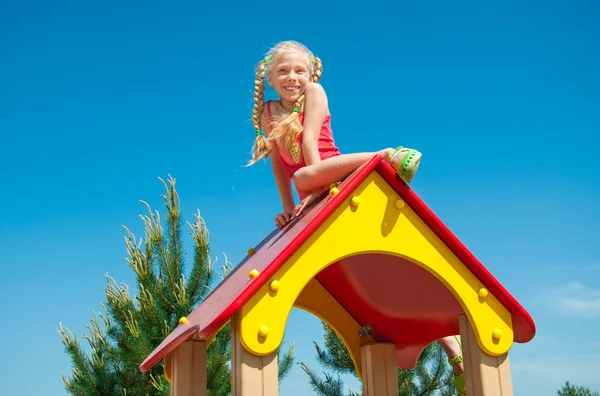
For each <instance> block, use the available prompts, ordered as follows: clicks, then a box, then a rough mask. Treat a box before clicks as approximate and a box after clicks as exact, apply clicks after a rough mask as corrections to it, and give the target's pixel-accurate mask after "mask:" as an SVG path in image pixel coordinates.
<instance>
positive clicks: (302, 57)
mask: <svg viewBox="0 0 600 396" xmlns="http://www.w3.org/2000/svg"><path fill="white" fill-rule="evenodd" d="M309 77H310V69H309V67H308V60H307V56H306V54H303V53H300V52H289V53H287V54H285V55H283V56H282V57H281V58H279V61H278V62H277V63H276V64H274V65H273V67H272V68H271V71H270V72H269V73H268V75H267V81H268V82H269V85H271V86H272V87H273V88H274V89H275V91H276V92H277V94H279V97H280V98H281V100H283V101H286V102H291V103H294V102H295V101H296V100H298V98H299V97H300V96H301V95H302V94H303V93H304V90H305V89H306V84H308V81H309Z"/></svg>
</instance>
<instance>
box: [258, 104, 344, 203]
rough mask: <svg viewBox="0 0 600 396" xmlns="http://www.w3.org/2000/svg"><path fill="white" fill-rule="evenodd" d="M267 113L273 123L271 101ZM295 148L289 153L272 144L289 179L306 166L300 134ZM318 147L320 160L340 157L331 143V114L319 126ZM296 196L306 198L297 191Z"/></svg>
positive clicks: (300, 118)
mask: <svg viewBox="0 0 600 396" xmlns="http://www.w3.org/2000/svg"><path fill="white" fill-rule="evenodd" d="M267 111H268V113H269V121H270V122H271V123H273V119H272V117H271V101H268V102H267ZM298 117H299V120H300V123H303V122H304V112H303V111H301V112H300V113H299V114H298ZM296 143H297V146H296V145H295V147H294V148H293V149H292V150H291V152H290V151H288V150H286V149H285V148H284V147H280V146H279V145H278V144H277V143H275V142H273V144H274V146H275V147H276V148H277V152H278V153H279V157H280V158H281V163H282V164H283V168H284V169H285V171H286V173H287V175H288V176H289V177H290V178H291V177H292V176H293V175H294V173H296V172H297V171H298V169H301V168H304V167H305V166H306V162H305V161H304V155H303V153H302V133H300V135H299V136H298V139H297V140H296ZM318 147H319V157H321V160H324V159H327V158H331V157H335V156H338V155H340V150H339V149H338V148H337V147H336V146H335V142H334V141H333V132H332V130H331V114H328V115H327V117H325V121H324V122H323V125H322V126H321V132H320V133H319V139H318ZM298 195H299V196H300V199H303V198H304V197H306V194H303V193H301V192H300V191H298Z"/></svg>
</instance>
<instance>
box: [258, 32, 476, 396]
mask: <svg viewBox="0 0 600 396" xmlns="http://www.w3.org/2000/svg"><path fill="white" fill-rule="evenodd" d="M321 72H322V65H321V60H320V59H319V58H318V57H315V56H313V54H312V53H311V52H310V50H309V49H308V48H306V47H305V46H304V45H302V44H300V43H298V42H295V41H283V42H280V43H279V44H277V45H276V46H275V47H273V48H272V49H271V50H270V51H269V53H268V54H267V56H266V57H265V58H264V59H263V60H262V61H260V62H259V64H258V69H257V71H256V80H255V89H254V111H253V113H252V120H253V123H254V127H255V129H256V140H255V143H254V147H253V150H252V160H251V161H250V164H253V163H255V162H256V161H258V160H259V159H261V158H263V159H266V158H268V157H269V155H270V156H271V166H272V168H273V174H274V176H275V181H276V184H277V188H278V190H279V195H280V198H281V201H282V204H283V212H282V213H280V214H278V215H277V216H276V217H275V225H276V226H277V227H283V226H284V225H286V224H287V223H288V222H290V221H291V220H292V219H293V218H295V217H296V216H298V215H299V214H300V212H301V211H302V210H303V209H304V208H305V207H306V206H308V205H310V204H311V203H312V202H313V201H314V200H315V198H318V197H319V196H320V195H321V194H322V193H323V192H324V191H325V190H326V189H327V188H328V186H329V185H330V184H331V183H334V182H338V181H340V180H343V179H344V178H346V177H347V176H348V175H350V174H351V173H352V172H353V171H355V170H356V169H357V168H358V167H360V166H361V165H362V164H364V163H365V162H367V161H368V160H370V159H371V158H373V156H374V155H375V154H380V155H381V156H382V157H383V158H384V159H385V160H386V161H387V162H388V163H389V164H390V165H391V166H392V167H393V168H394V169H395V170H396V172H397V173H398V175H399V176H400V178H401V179H402V180H404V181H405V182H406V183H410V182H411V181H412V179H413V177H414V175H415V172H416V171H417V169H418V167H419V163H420V160H421V153H420V152H418V151H417V150H413V149H409V148H403V147H397V148H396V149H393V148H386V149H383V150H381V151H378V152H366V153H355V154H341V153H340V151H339V150H338V148H337V147H336V146H335V143H334V139H333V135H332V131H331V124H330V119H331V115H330V114H329V108H328V104H327V95H326V94H325V90H324V89H323V87H322V86H321V85H320V84H318V81H319V79H320V78H321ZM265 77H266V79H267V82H268V84H269V85H270V86H272V87H273V88H274V89H275V91H276V92H277V94H278V95H279V100H277V101H268V102H267V103H266V106H264V104H265V103H264V99H263V96H264V90H265V83H264V80H265ZM261 129H262V130H264V132H265V135H266V137H265V136H263V135H262V134H261ZM292 182H293V183H294V187H295V188H296V191H297V192H298V195H299V197H300V200H301V202H300V203H299V204H298V205H297V206H296V205H295V204H294V198H293V196H292V187H291V184H292ZM438 341H439V342H440V344H441V345H442V347H444V350H446V353H447V355H448V356H460V355H458V353H459V352H460V346H459V345H458V343H457V341H456V339H455V338H454V337H445V338H443V339H440V340H438ZM455 360H460V359H453V360H452V363H454V364H453V366H454V372H455V374H462V363H461V362H460V361H459V362H455ZM456 378H457V389H458V388H459V387H461V388H462V386H464V385H462V384H461V385H462V386H460V385H459V382H462V383H463V384H464V381H462V379H463V378H461V377H456ZM458 390H459V393H461V394H462V392H461V389H458Z"/></svg>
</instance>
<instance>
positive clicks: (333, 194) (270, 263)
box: [140, 155, 535, 396]
mask: <svg viewBox="0 0 600 396" xmlns="http://www.w3.org/2000/svg"><path fill="white" fill-rule="evenodd" d="M292 307H298V308H301V309H304V310H306V311H308V312H311V313H312V314H314V315H316V316H318V317H319V318H320V319H322V320H323V321H324V322H326V323H327V324H329V325H330V326H331V327H332V328H333V329H334V330H335V331H336V333H337V334H338V335H339V336H340V337H341V338H342V339H343V341H344V342H345V345H346V346H347V348H348V350H349V351H350V354H351V356H352V359H353V362H354V365H355V368H356V372H357V374H358V376H359V378H360V379H361V380H362V382H363V392H364V395H365V396H381V395H385V396H389V395H393V396H396V395H398V384H397V380H396V367H402V368H406V369H411V368H413V367H414V366H415V365H416V363H417V359H418V357H419V354H420V352H421V351H422V350H423V348H425V346H427V345H428V344H429V343H431V342H433V341H435V340H436V339H438V338H441V337H444V336H448V335H455V334H460V335H461V337H462V348H463V357H464V364H465V379H466V381H467V395H469V396H479V395H486V396H490V395H502V396H506V395H512V383H511V378H510V367H509V358H508V352H509V350H510V348H511V347H512V345H513V342H518V343H525V342H529V341H530V340H531V339H533V337H534V335H535V324H534V322H533V320H532V318H531V317H530V315H529V314H528V313H527V311H526V310H525V309H524V308H523V307H522V306H521V305H520V304H519V303H518V302H517V301H516V300H515V299H514V298H513V297H512V296H511V295H510V294H509V293H508V292H507V291H506V290H505V289H504V287H503V286H502V285H501V284H500V283H499V282H498V281H497V280H496V279H495V278H494V277H493V276H492V274H491V273H490V272H489V271H488V270H487V269H486V268H485V267H484V266H483V265H482V264H481V263H480V262H479V261H478V260H477V259H476V258H475V256H474V255H473V254H471V253H470V252H469V251H468V250H467V248H466V247H465V246H464V245H463V244H462V243H461V242H460V241H459V240H458V239H457V238H456V237H455V236H454V235H453V234H452V233H451V232H450V230H449V229H448V228H447V227H446V226H445V225H444V224H443V223H442V222H441V221H440V220H439V219H438V218H437V217H436V215H435V214H434V213H433V212H432V211H431V210H430V209H429V208H428V207H427V206H426V205H425V203H424V202H423V201H422V200H421V199H420V198H419V197H418V196H417V195H416V194H415V193H414V191H413V190H411V189H410V188H409V187H408V186H407V185H406V184H404V183H403V182H402V181H401V180H400V179H399V178H398V176H397V175H396V173H395V172H394V171H393V169H392V168H391V167H390V166H389V165H388V164H387V163H386V162H385V161H383V160H382V158H381V157H380V156H379V155H376V156H375V157H373V158H372V159H371V160H370V161H369V162H367V163H365V164H364V165H363V166H362V167H360V168H359V169H357V170H356V171H355V172H354V173H353V174H352V175H350V176H349V177H348V178H346V179H345V180H344V181H343V182H342V183H341V184H340V185H339V186H337V187H332V188H331V189H330V193H329V195H327V196H325V197H324V198H323V199H322V200H320V201H319V202H318V203H316V204H315V205H314V206H312V208H309V210H308V211H306V212H305V213H304V214H303V215H302V216H301V217H299V218H298V219H296V220H294V222H293V223H291V224H289V225H287V226H286V227H285V228H283V229H281V230H276V231H274V232H273V233H272V234H271V235H269V236H267V237H266V238H265V239H264V240H262V241H261V242H260V244H258V245H257V246H256V247H255V248H253V249H250V250H249V252H248V256H247V257H246V258H245V259H244V260H243V261H242V262H241V263H240V264H239V265H238V266H237V267H236V268H235V270H234V271H233V272H232V273H231V274H229V276H228V277H227V278H226V279H225V280H224V281H223V282H221V284H220V285H219V286H218V287H217V288H216V289H215V290H214V291H213V292H212V293H211V294H210V295H209V296H208V297H207V298H206V299H205V300H204V301H203V302H202V303H201V304H199V305H198V306H197V307H196V308H195V309H194V310H193V311H192V312H191V313H190V314H189V315H188V316H187V317H185V318H182V319H181V320H180V325H179V326H178V327H177V328H176V329H174V330H173V332H172V333H171V334H170V335H169V336H167V337H166V338H165V340H164V341H163V342H162V343H161V344H160V345H159V346H158V347H157V348H156V349H155V350H154V351H153V352H152V353H151V354H150V355H149V356H148V357H147V358H146V360H145V361H144V362H143V363H142V364H141V365H140V370H141V371H143V372H144V371H147V370H149V369H150V368H152V367H153V366H154V365H156V364H157V363H159V362H160V361H161V360H163V359H164V369H165V375H166V377H167V378H168V380H169V381H170V383H171V394H172V395H177V396H191V395H194V396H196V395H198V396H201V395H206V347H207V346H208V345H209V344H210V342H211V340H212V338H213V337H214V335H215V334H216V333H217V332H218V331H219V330H220V329H222V328H223V326H224V325H226V324H227V323H228V322H231V324H232V326H231V342H232V346H231V350H232V352H231V369H232V373H231V374H232V375H231V390H232V395H233V396H250V395H252V396H259V395H264V396H266V395H269V396H271V395H273V396H274V395H277V394H278V383H277V381H278V378H277V352H276V351H277V348H278V346H279V345H280V343H281V342H282V340H283V333H284V329H285V325H286V322H287V318H288V315H289V313H290V310H291V309H292Z"/></svg>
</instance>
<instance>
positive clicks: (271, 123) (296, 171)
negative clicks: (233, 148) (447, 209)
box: [250, 41, 421, 227]
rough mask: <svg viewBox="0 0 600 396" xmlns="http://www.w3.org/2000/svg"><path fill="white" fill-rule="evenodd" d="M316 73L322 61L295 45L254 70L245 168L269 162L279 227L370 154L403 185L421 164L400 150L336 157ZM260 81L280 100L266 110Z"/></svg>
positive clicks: (277, 50) (282, 47) (414, 154)
mask: <svg viewBox="0 0 600 396" xmlns="http://www.w3.org/2000/svg"><path fill="white" fill-rule="evenodd" d="M321 71H322V66H321V60H320V59H319V58H317V57H314V56H313V55H312V53H311V52H310V51H309V50H308V49H307V48H306V47H305V46H303V45H302V44H300V43H297V42H294V41H284V42H281V43H279V44H277V45H276V46H275V47H274V48H273V49H271V50H270V51H269V54H268V55H267V56H266V57H265V58H264V59H263V60H262V61H261V62H260V63H259V64H258V70H257V72H256V81H255V90H254V111H253V114H252V120H253V122H254V127H255V129H256V140H255V144H254V148H253V158H252V160H251V161H250V163H251V164H253V163H255V162H256V161H258V160H259V159H260V158H264V159H266V158H267V157H268V156H269V155H271V157H272V158H271V166H272V167H273V173H274V175H275V180H276V183H277V187H278V189H279V194H280V197H281V201H282V204H283V213H281V214H279V215H277V217H276V218H275V224H276V225H277V226H278V227H282V226H284V225H285V224H287V222H289V221H290V220H291V219H292V218H294V217H295V216H297V215H298V214H299V213H300V211H301V210H302V209H303V208H304V207H306V206H307V205H309V204H310V203H311V202H312V201H313V200H314V199H315V198H316V197H318V196H319V195H320V193H321V192H323V191H324V190H325V189H326V188H327V187H328V186H329V185H330V184H331V183H333V182H338V181H340V180H343V179H344V178H345V177H346V176H348V175H349V174H350V173H352V172H353V171H354V170H356V169H357V168H358V167H359V166H360V165H362V164H363V163H365V162H367V161H368V160H370V159H371V158H372V157H373V156H374V155H375V154H380V155H381V156H383V158H385V159H386V160H387V161H388V163H390V164H391V165H392V166H393V167H394V169H396V170H397V172H398V174H399V175H400V177H401V178H402V180H404V181H405V182H407V183H409V182H410V181H411V180H412V178H413V177H414V174H415V172H416V171H417V168H418V166H419V162H420V159H421V153H419V152H418V151H416V150H412V149H407V148H402V147H398V148H397V149H392V148H387V149H383V150H381V151H378V152H371V153H357V154H344V155H342V154H340V152H339V150H338V148H337V147H336V146H335V143H334V140H333V136H332V131H331V124H330V114H329V109H328V106H327V96H326V94H325V91H324V90H323V87H322V86H321V85H320V84H318V83H317V82H318V81H319V79H320V78H321ZM265 76H266V78H267V81H268V83H269V85H270V86H272V87H273V88H274V89H275V91H276V92H277V94H278V95H279V100H277V101H269V102H267V104H266V106H264V101H263V95H264V88H265V86H264V80H265ZM261 129H263V130H264V132H265V134H266V138H265V136H263V135H262V134H261V132H260V131H261ZM272 148H275V149H274V150H273V149H272ZM292 181H293V183H294V186H295V188H296V191H297V192H298V195H299V196H300V199H301V202H300V204H299V205H298V206H295V205H294V200H293V197H292V189H291V182H292Z"/></svg>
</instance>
